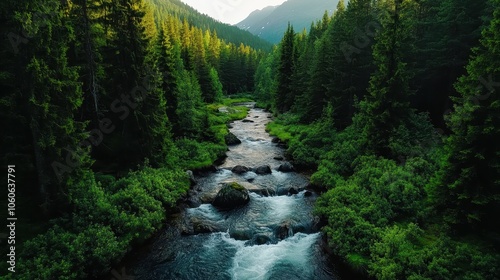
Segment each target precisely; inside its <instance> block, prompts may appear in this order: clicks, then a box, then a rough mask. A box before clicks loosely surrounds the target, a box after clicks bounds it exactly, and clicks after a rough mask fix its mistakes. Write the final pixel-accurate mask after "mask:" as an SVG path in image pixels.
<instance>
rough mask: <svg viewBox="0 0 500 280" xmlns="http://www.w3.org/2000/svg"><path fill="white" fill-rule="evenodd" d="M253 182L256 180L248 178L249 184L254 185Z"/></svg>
mask: <svg viewBox="0 0 500 280" xmlns="http://www.w3.org/2000/svg"><path fill="white" fill-rule="evenodd" d="M253 181H255V178H248V179H247V182H249V183H252V182H253Z"/></svg>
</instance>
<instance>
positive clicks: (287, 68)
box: [275, 23, 295, 113]
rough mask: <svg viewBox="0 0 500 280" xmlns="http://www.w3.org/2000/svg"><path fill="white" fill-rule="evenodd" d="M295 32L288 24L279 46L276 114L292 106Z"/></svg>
mask: <svg viewBox="0 0 500 280" xmlns="http://www.w3.org/2000/svg"><path fill="white" fill-rule="evenodd" d="M294 42H295V32H294V30H293V26H291V25H290V23H288V28H287V30H286V32H285V35H284V37H283V39H282V40H281V44H280V60H279V66H278V89H277V92H276V98H275V106H276V109H277V110H278V112H280V113H284V112H287V111H288V110H290V108H291V107H292V105H293V101H294V97H293V96H291V95H292V92H293V88H292V84H293V83H292V78H293V73H294V71H295V61H294V60H295V59H294V58H295V49H294Z"/></svg>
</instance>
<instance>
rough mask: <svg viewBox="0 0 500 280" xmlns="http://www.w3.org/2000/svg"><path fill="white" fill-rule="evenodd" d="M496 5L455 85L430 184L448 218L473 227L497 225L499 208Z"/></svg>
mask: <svg viewBox="0 0 500 280" xmlns="http://www.w3.org/2000/svg"><path fill="white" fill-rule="evenodd" d="M492 4H493V5H494V8H495V9H494V15H493V19H492V21H491V23H490V25H489V27H488V28H486V29H485V30H484V31H483V32H482V39H481V46H480V47H479V48H475V49H474V51H473V53H474V55H473V57H472V58H471V60H470V62H469V64H468V66H467V74H466V75H465V76H463V77H461V78H460V79H459V81H458V82H457V83H456V85H455V86H456V89H457V91H458V92H459V93H460V96H459V97H458V98H454V101H455V106H454V112H453V113H451V115H450V117H449V119H448V126H449V128H450V130H451V131H452V134H451V135H450V137H449V138H448V139H447V140H446V155H445V157H444V159H443V163H442V166H441V169H440V171H439V172H438V173H437V176H436V178H435V179H434V181H433V183H432V184H431V186H432V187H431V189H430V191H431V194H432V196H431V197H433V199H434V201H433V202H434V203H435V204H436V205H437V209H438V210H439V211H440V212H441V211H443V212H444V217H445V220H446V221H447V222H449V223H451V224H452V225H456V226H459V227H462V228H463V227H465V228H468V229H471V228H475V230H481V229H484V228H486V229H490V230H492V229H495V230H498V217H497V216H498V215H497V214H498V209H499V207H500V146H499V145H498V139H500V127H499V124H500V115H499V112H500V82H499V81H500V1H499V0H494V1H492ZM478 226H479V227H478Z"/></svg>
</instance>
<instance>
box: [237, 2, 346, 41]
mask: <svg viewBox="0 0 500 280" xmlns="http://www.w3.org/2000/svg"><path fill="white" fill-rule="evenodd" d="M338 2H339V0H333V1H332V0H288V1H286V2H284V3H283V4H281V5H280V6H277V7H267V8H264V9H262V10H257V11H254V12H252V13H251V14H250V15H249V16H248V17H247V18H246V19H244V20H243V21H241V22H239V23H237V24H236V26H238V27H239V28H241V29H243V30H247V31H249V32H251V33H252V34H254V35H257V36H259V37H260V38H262V39H264V40H267V41H269V42H271V43H274V44H276V43H279V42H280V40H281V38H282V37H283V33H284V32H285V30H286V28H287V25H288V22H290V23H291V24H292V25H293V27H294V29H295V30H296V31H301V30H302V29H304V28H307V29H309V27H310V26H311V23H312V22H313V21H316V20H319V19H321V17H322V16H323V14H324V13H325V11H328V14H332V13H333V11H334V10H335V8H336V7H337V3H338Z"/></svg>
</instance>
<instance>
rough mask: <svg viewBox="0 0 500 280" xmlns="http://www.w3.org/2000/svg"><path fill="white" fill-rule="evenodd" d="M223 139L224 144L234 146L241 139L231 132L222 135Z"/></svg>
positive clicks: (239, 142)
mask: <svg viewBox="0 0 500 280" xmlns="http://www.w3.org/2000/svg"><path fill="white" fill-rule="evenodd" d="M224 140H225V141H226V145H228V146H234V145H238V144H241V140H240V139H238V137H236V135H234V134H233V133H231V132H229V133H228V134H227V135H226V136H224Z"/></svg>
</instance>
